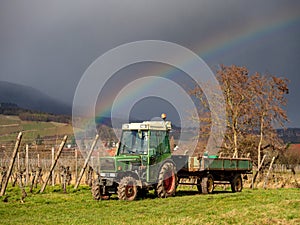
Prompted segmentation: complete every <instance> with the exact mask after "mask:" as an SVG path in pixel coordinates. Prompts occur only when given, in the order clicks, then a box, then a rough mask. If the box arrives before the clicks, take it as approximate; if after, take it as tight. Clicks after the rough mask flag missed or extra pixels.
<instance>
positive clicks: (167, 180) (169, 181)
mask: <svg viewBox="0 0 300 225" xmlns="http://www.w3.org/2000/svg"><path fill="white" fill-rule="evenodd" d="M174 180H175V174H174V173H173V172H172V171H168V173H166V174H165V175H164V188H165V190H166V192H167V193H169V192H171V191H172V190H173V188H174Z"/></svg>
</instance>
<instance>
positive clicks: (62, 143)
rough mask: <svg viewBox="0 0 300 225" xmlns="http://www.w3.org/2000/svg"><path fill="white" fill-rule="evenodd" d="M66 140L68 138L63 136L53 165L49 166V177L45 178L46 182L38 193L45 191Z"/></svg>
mask: <svg viewBox="0 0 300 225" xmlns="http://www.w3.org/2000/svg"><path fill="white" fill-rule="evenodd" d="M67 138H68V136H67V135H65V136H64V139H63V141H62V142H61V144H60V146H59V149H58V151H57V155H56V157H55V160H54V163H53V164H52V165H51V169H50V173H49V175H48V176H47V178H46V180H45V183H44V184H43V187H42V189H41V190H40V193H43V192H44V190H45V188H46V186H47V183H48V181H49V179H50V176H51V173H52V171H53V169H54V167H55V165H56V163H57V161H58V159H59V156H60V154H61V152H62V150H63V148H64V146H65V144H66V142H67Z"/></svg>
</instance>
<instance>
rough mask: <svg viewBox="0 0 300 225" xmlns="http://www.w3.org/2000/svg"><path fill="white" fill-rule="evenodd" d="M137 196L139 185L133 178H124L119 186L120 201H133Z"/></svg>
mask: <svg viewBox="0 0 300 225" xmlns="http://www.w3.org/2000/svg"><path fill="white" fill-rule="evenodd" d="M136 196H137V184H136V180H135V179H134V178H133V177H124V178H122V180H121V181H120V183H119V186H118V198H119V199H120V200H128V201H133V200H134V199H136Z"/></svg>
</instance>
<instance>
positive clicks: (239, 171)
mask: <svg viewBox="0 0 300 225" xmlns="http://www.w3.org/2000/svg"><path fill="white" fill-rule="evenodd" d="M172 159H173V161H174V162H175V164H176V165H177V166H178V168H180V170H178V172H177V179H178V184H181V185H193V184H195V185H197V188H198V191H199V192H201V193H204V194H211V193H212V192H213V190H214V187H215V185H217V184H230V185H231V189H232V192H240V191H242V188H243V179H242V177H245V178H246V176H244V175H246V174H250V173H252V161H251V159H249V158H225V157H222V158H219V157H217V156H215V155H213V156H208V155H204V156H202V157H189V156H183V155H176V156H172ZM195 180H196V182H195Z"/></svg>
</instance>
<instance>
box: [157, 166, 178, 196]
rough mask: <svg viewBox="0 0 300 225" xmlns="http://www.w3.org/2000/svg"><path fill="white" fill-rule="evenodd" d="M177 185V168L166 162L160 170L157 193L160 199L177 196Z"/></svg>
mask: <svg viewBox="0 0 300 225" xmlns="http://www.w3.org/2000/svg"><path fill="white" fill-rule="evenodd" d="M176 184H177V176H176V168H175V166H174V164H173V163H171V162H166V163H165V164H164V165H163V166H162V167H161V169H160V173H159V175H158V182H157V186H156V193H157V196H158V197H159V198H167V197H170V196H173V195H175V192H176Z"/></svg>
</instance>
